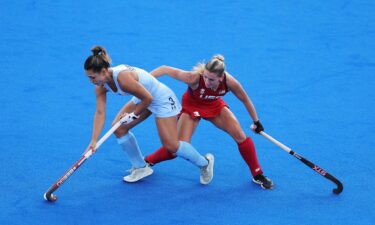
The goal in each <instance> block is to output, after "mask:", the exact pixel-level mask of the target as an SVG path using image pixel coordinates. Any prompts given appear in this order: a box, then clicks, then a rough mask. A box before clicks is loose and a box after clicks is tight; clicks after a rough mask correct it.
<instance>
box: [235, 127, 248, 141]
mask: <svg viewBox="0 0 375 225" xmlns="http://www.w3.org/2000/svg"><path fill="white" fill-rule="evenodd" d="M232 137H233V139H234V140H235V141H236V142H237V143H242V142H243V141H245V139H246V134H245V132H243V131H242V129H237V130H236V131H234V132H232Z"/></svg>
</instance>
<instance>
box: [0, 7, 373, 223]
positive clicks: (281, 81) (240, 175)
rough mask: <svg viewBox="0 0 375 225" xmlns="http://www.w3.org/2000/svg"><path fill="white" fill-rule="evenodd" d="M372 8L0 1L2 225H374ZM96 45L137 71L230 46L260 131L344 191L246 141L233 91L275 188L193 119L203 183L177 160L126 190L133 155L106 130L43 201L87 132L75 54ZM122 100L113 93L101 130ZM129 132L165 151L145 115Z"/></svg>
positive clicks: (144, 145) (89, 104)
mask: <svg viewBox="0 0 375 225" xmlns="http://www.w3.org/2000/svg"><path fill="white" fill-rule="evenodd" d="M374 12H375V3H374V1H370V0H363V1H339V0H333V1H327V2H324V1H291V0H288V1H245V0H243V1H223V0H219V1H196V0H191V1H182V0H176V1H171V0H169V1H113V2H110V1H108V2H107V1H103V2H98V3H95V2H93V1H87V0H83V1H72V0H65V1H61V0H57V1H27V0H23V1H11V0H2V1H1V2H0V31H1V33H0V68H1V72H0V73H1V80H2V82H1V83H3V85H2V87H1V95H0V104H1V110H0V118H1V126H0V146H1V151H0V160H1V167H2V169H1V185H0V193H1V195H0V196H1V197H0V224H216V225H219V224H225V225H236V224H288V225H289V224H375V216H374V213H373V210H371V208H373V206H374V205H375V201H374V197H373V195H374V194H375V192H374V185H375V181H374V175H375V173H374V170H373V168H374V166H375V157H374V146H375V141H374V139H373V137H374V135H373V133H372V132H374V125H375V119H374V113H375V107H374V105H375V98H374V97H375V96H374V92H373V91H372V89H373V88H374V86H375V53H374V52H375V42H374V40H375V13H374ZM95 44H101V45H104V46H105V47H106V48H107V50H108V51H109V53H110V55H111V57H112V59H113V65H117V64H120V63H127V64H130V65H134V66H138V67H141V68H144V69H146V70H151V69H153V68H155V67H156V66H159V65H161V64H167V65H172V66H176V67H180V68H183V69H186V70H189V69H191V67H192V66H194V65H195V63H197V62H199V61H202V60H208V59H209V58H210V57H211V56H212V55H213V54H215V53H221V54H223V55H224V56H225V57H226V63H227V68H228V71H229V72H230V73H232V74H233V75H234V76H235V77H236V78H237V79H238V80H239V81H240V82H241V83H242V85H243V86H244V88H245V89H246V90H247V92H248V94H249V95H250V97H251V99H252V100H253V102H254V104H255V105H256V108H257V111H258V114H259V117H260V118H261V120H262V122H263V125H264V126H265V129H266V131H267V132H269V134H271V135H273V136H274V137H275V138H277V139H279V140H280V141H282V142H284V143H285V144H286V145H288V146H290V147H292V148H293V149H294V150H295V151H296V152H297V153H299V154H301V155H302V156H305V157H306V158H308V159H310V160H311V161H313V162H315V163H317V164H318V165H319V166H321V167H323V168H324V169H326V170H328V171H329V172H330V173H332V174H333V175H335V176H337V177H338V178H339V179H341V181H342V182H343V183H344V186H345V189H344V192H343V193H342V194H341V195H340V196H335V195H333V194H332V193H331V190H332V188H334V185H332V184H331V183H330V182H329V181H327V180H326V179H324V178H322V177H320V176H319V175H318V174H316V173H314V172H313V171H312V170H310V169H309V168H307V167H306V166H304V165H303V164H301V163H300V162H298V161H297V160H296V159H294V158H293V157H291V156H289V155H287V154H286V153H285V152H284V151H282V150H281V149H279V148H278V147H276V146H274V145H273V144H272V143H270V142H268V141H267V140H265V139H264V138H262V137H261V136H258V135H254V134H252V132H250V131H249V129H248V126H249V125H250V123H251V118H250V117H249V116H248V114H247V113H246V111H245V109H244V107H243V106H242V105H241V103H240V102H239V101H238V100H236V99H235V98H234V97H233V95H232V94H229V95H228V96H226V97H225V100H226V101H227V102H228V104H229V105H230V107H231V109H232V111H233V112H234V113H235V114H236V116H237V117H238V119H239V120H240V122H241V124H242V126H243V128H244V129H245V130H246V132H247V133H248V134H249V135H250V136H251V137H252V138H253V139H254V142H255V144H256V147H257V152H258V156H259V160H260V162H261V165H262V167H263V170H264V171H265V173H266V175H268V176H269V177H271V178H272V179H273V180H274V182H275V184H276V187H275V189H274V190H273V191H264V190H261V189H260V188H259V187H257V186H256V185H254V184H252V183H251V182H250V174H249V171H248V169H247V167H246V165H245V163H244V162H243V161H242V159H241V157H240V155H239V154H238V151H237V148H236V145H235V143H234V142H233V141H232V139H231V138H230V137H229V136H228V135H226V134H224V133H223V132H221V131H219V130H217V129H216V128H214V126H212V125H211V124H209V123H207V122H204V121H202V123H201V125H200V127H199V128H198V130H197V132H196V135H195V136H194V138H193V144H194V145H195V147H196V148H197V149H198V150H199V151H200V152H201V153H206V152H212V153H214V154H215V157H216V162H215V166H216V168H215V177H214V180H213V182H212V183H211V184H210V185H209V186H206V187H202V186H201V185H199V178H198V176H199V174H198V170H197V169H196V168H195V167H194V166H192V165H191V164H189V163H187V162H185V161H183V160H181V159H177V160H174V161H170V162H167V163H164V164H160V165H158V166H156V167H155V173H154V174H153V175H152V176H151V177H149V178H147V179H145V180H144V181H142V182H139V183H137V184H132V185H129V184H124V183H123V182H122V180H121V179H122V176H123V175H124V174H125V170H126V169H128V168H129V167H130V164H129V162H128V160H127V159H126V157H125V156H124V153H123V152H122V151H121V150H120V147H119V146H118V145H117V144H116V140H115V138H113V137H112V138H110V139H109V140H108V141H107V142H105V143H104V145H103V147H102V148H101V149H100V151H98V153H97V154H95V155H94V156H93V157H92V158H90V159H89V160H88V161H87V163H86V164H84V165H83V166H82V167H81V168H80V169H79V170H78V171H77V172H76V173H75V174H74V175H73V176H72V177H71V178H70V179H69V180H68V181H67V182H66V183H65V184H64V185H63V186H62V187H61V188H60V189H58V190H57V191H56V194H58V195H59V197H60V199H59V200H58V201H57V202H56V203H55V204H48V203H46V202H45V201H44V200H43V198H42V196H43V193H44V192H45V191H46V190H47V189H48V187H49V186H50V185H51V184H53V182H55V181H56V180H57V179H58V178H59V177H60V176H61V175H62V174H63V173H64V172H65V171H66V170H67V169H68V168H69V167H70V166H71V165H72V164H73V163H74V162H75V161H76V160H78V158H79V157H80V155H81V153H82V152H83V150H84V149H85V147H86V146H87V145H88V143H89V141H90V137H91V129H92V119H93V118H92V117H93V113H94V107H95V99H94V95H93V91H92V89H93V87H92V85H91V84H90V83H89V82H88V79H87V78H86V77H85V75H84V71H83V62H84V60H85V59H86V57H87V56H88V55H89V54H90V51H89V49H90V47H92V46H93V45H95ZM161 80H162V81H163V82H165V83H166V84H168V85H169V86H170V87H171V88H172V89H173V90H175V92H176V93H177V95H179V96H181V94H182V93H183V92H184V91H185V88H186V87H185V85H183V84H182V83H178V82H176V81H173V80H172V79H169V78H164V77H163V78H161ZM127 100H129V98H120V97H117V96H110V97H109V98H108V107H107V110H108V113H107V115H108V118H107V121H108V122H107V124H106V126H105V128H104V130H105V131H106V130H107V129H109V124H110V121H111V120H112V119H113V117H114V116H115V114H116V112H117V110H119V109H120V108H121V106H122V105H123V104H124V103H125V102H126V101H127ZM133 132H134V134H135V135H136V137H137V139H138V142H139V144H140V147H141V149H142V151H143V152H144V153H145V154H148V153H151V152H152V151H153V150H155V149H156V148H158V147H159V145H160V142H159V139H158V136H157V132H156V128H155V125H154V120H153V118H150V119H149V120H147V121H145V122H144V123H142V124H141V125H140V126H139V127H137V128H136V129H134V130H133ZM103 133H104V132H103Z"/></svg>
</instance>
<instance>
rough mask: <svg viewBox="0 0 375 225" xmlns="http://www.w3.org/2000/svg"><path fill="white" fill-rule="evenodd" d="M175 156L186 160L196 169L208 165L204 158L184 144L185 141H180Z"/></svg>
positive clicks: (189, 145) (190, 146)
mask: <svg viewBox="0 0 375 225" xmlns="http://www.w3.org/2000/svg"><path fill="white" fill-rule="evenodd" d="M176 155H177V156H179V157H181V158H183V159H186V160H188V161H190V162H192V163H193V164H194V165H196V166H198V167H203V166H207V165H208V161H207V159H206V158H204V157H203V156H202V155H201V154H199V152H198V151H197V150H195V148H194V147H193V146H192V145H191V144H189V143H187V142H185V141H180V146H179V148H178V149H177V152H176Z"/></svg>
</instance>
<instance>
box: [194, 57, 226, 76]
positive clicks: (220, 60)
mask: <svg viewBox="0 0 375 225" xmlns="http://www.w3.org/2000/svg"><path fill="white" fill-rule="evenodd" d="M205 69H206V70H208V71H209V72H211V73H216V74H217V76H218V77H221V76H223V74H224V72H225V64H224V56H222V55H220V54H218V55H214V56H213V57H212V58H211V59H210V61H208V63H206V64H205V63H198V64H197V65H195V66H194V67H193V71H194V72H196V73H198V74H200V75H202V74H203V72H204V70H205Z"/></svg>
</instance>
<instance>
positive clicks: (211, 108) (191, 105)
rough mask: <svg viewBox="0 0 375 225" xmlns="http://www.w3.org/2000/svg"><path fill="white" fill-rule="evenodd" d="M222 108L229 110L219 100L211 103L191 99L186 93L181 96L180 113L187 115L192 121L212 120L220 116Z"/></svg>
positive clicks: (221, 100) (222, 101)
mask: <svg viewBox="0 0 375 225" xmlns="http://www.w3.org/2000/svg"><path fill="white" fill-rule="evenodd" d="M224 107H228V108H229V106H228V105H227V104H226V103H225V102H224V100H223V99H221V98H219V99H216V100H212V101H199V100H195V99H194V98H192V97H191V95H190V93H188V92H185V94H184V95H183V96H182V110H181V113H186V114H188V115H189V116H190V117H191V118H192V119H200V118H203V119H210V118H214V117H216V116H218V115H219V114H220V112H221V109H222V108H224Z"/></svg>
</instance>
